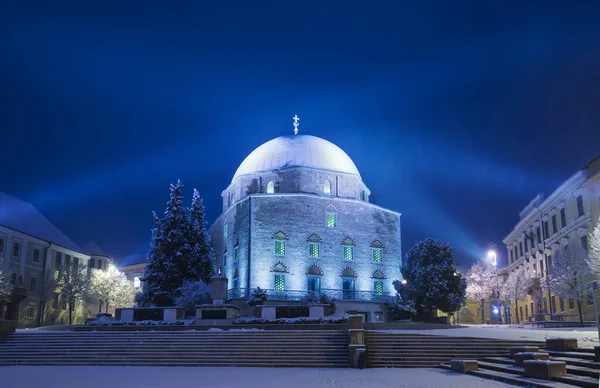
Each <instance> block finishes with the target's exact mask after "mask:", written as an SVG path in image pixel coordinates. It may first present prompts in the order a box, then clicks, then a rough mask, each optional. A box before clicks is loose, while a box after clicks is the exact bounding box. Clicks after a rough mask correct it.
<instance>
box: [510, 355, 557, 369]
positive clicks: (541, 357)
mask: <svg viewBox="0 0 600 388" xmlns="http://www.w3.org/2000/svg"><path fill="white" fill-rule="evenodd" d="M514 357H515V365H519V366H521V365H523V362H524V361H525V360H543V361H547V360H549V359H550V355H549V354H548V353H539V352H526V353H517V354H515V356H514Z"/></svg>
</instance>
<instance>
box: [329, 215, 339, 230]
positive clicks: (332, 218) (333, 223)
mask: <svg viewBox="0 0 600 388" xmlns="http://www.w3.org/2000/svg"><path fill="white" fill-rule="evenodd" d="M336 226H337V215H336V214H334V213H327V227H328V228H335V227H336Z"/></svg>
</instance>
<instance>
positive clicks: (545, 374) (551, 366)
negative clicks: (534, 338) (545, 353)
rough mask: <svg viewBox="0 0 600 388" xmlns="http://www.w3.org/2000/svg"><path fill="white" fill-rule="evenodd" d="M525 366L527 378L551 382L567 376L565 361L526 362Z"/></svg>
mask: <svg viewBox="0 0 600 388" xmlns="http://www.w3.org/2000/svg"><path fill="white" fill-rule="evenodd" d="M523 366H524V367H525V373H524V376H525V377H534V378H536V379H543V380H551V379H553V378H555V377H557V376H564V375H566V374H567V364H566V363H564V362H563V361H542V360H525V361H524V362H523Z"/></svg>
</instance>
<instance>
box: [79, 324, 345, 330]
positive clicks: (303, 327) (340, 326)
mask: <svg viewBox="0 0 600 388" xmlns="http://www.w3.org/2000/svg"><path fill="white" fill-rule="evenodd" d="M215 328H218V329H220V330H223V331H227V330H230V329H233V330H240V329H258V330H348V325H347V324H343V323H339V324H338V323H336V324H324V325H319V324H300V325H296V324H285V325H280V324H232V325H219V326H214V325H211V326H205V325H189V326H184V325H173V326H154V325H144V326H83V325H82V326H73V328H72V330H73V331H185V330H196V331H206V330H208V329H215Z"/></svg>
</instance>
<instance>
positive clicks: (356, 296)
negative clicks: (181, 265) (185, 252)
mask: <svg viewBox="0 0 600 388" xmlns="http://www.w3.org/2000/svg"><path fill="white" fill-rule="evenodd" d="M262 290H263V291H265V292H266V294H267V299H268V300H277V301H282V300H290V301H300V300H302V299H303V298H304V297H305V296H307V295H309V294H311V293H314V294H316V295H317V296H319V295H327V296H328V297H330V298H333V299H336V300H358V301H363V302H388V301H391V300H392V299H393V296H392V295H390V293H388V292H383V293H376V292H373V291H346V290H333V289H323V288H322V289H321V291H319V292H313V291H299V290H285V291H278V290H268V289H267V290H265V289H262ZM252 291H253V289H250V288H232V289H230V290H228V291H227V299H248V297H249V296H250V293H251V292H252Z"/></svg>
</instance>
